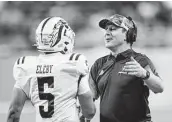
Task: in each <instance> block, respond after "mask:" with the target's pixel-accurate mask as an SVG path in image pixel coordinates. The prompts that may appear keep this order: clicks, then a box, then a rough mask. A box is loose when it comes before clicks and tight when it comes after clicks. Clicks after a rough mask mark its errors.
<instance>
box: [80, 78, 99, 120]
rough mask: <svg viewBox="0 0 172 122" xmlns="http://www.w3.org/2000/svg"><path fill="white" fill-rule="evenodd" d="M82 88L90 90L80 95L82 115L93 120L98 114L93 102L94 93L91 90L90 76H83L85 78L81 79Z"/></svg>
mask: <svg viewBox="0 0 172 122" xmlns="http://www.w3.org/2000/svg"><path fill="white" fill-rule="evenodd" d="M80 86H81V88H80V89H88V90H87V91H86V92H84V93H80V94H79V95H78V99H79V103H80V105H81V109H82V114H83V116H84V117H86V118H87V119H92V118H93V117H94V115H95V113H96V107H95V104H94V102H93V96H92V93H91V91H90V90H89V85H88V76H83V78H82V79H81V84H80Z"/></svg>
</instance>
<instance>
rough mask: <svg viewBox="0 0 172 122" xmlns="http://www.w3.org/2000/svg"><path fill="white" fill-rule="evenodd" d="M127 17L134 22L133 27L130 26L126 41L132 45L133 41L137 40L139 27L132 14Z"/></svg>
mask: <svg viewBox="0 0 172 122" xmlns="http://www.w3.org/2000/svg"><path fill="white" fill-rule="evenodd" d="M126 18H127V19H128V20H130V21H131V22H132V23H133V28H129V29H128V31H127V33H126V41H127V42H128V43H130V44H131V45H132V44H133V42H135V41H136V37H137V27H136V26H135V23H134V22H133V20H132V18H131V17H130V16H128V17H126Z"/></svg>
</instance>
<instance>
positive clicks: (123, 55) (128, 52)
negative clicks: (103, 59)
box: [108, 49, 134, 60]
mask: <svg viewBox="0 0 172 122" xmlns="http://www.w3.org/2000/svg"><path fill="white" fill-rule="evenodd" d="M133 52H134V51H133V50H132V49H127V50H125V51H124V52H121V53H119V54H118V55H117V56H116V57H115V56H114V55H112V53H110V55H109V57H108V60H110V59H118V58H119V60H120V59H124V58H128V57H131V56H132V55H133Z"/></svg>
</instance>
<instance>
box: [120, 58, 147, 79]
mask: <svg viewBox="0 0 172 122" xmlns="http://www.w3.org/2000/svg"><path fill="white" fill-rule="evenodd" d="M130 59H131V61H129V62H126V63H125V65H124V67H123V69H122V71H121V72H118V73H120V74H125V75H131V76H136V77H140V78H144V77H146V70H145V69H144V68H143V67H142V66H141V65H140V64H139V63H138V62H137V61H136V60H135V59H134V58H133V57H131V58H130Z"/></svg>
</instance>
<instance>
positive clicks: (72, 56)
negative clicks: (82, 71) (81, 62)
mask: <svg viewBox="0 0 172 122" xmlns="http://www.w3.org/2000/svg"><path fill="white" fill-rule="evenodd" d="M80 55H81V54H78V53H73V54H72V55H71V56H70V58H69V60H73V61H77V60H78V59H79V56H80Z"/></svg>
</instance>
